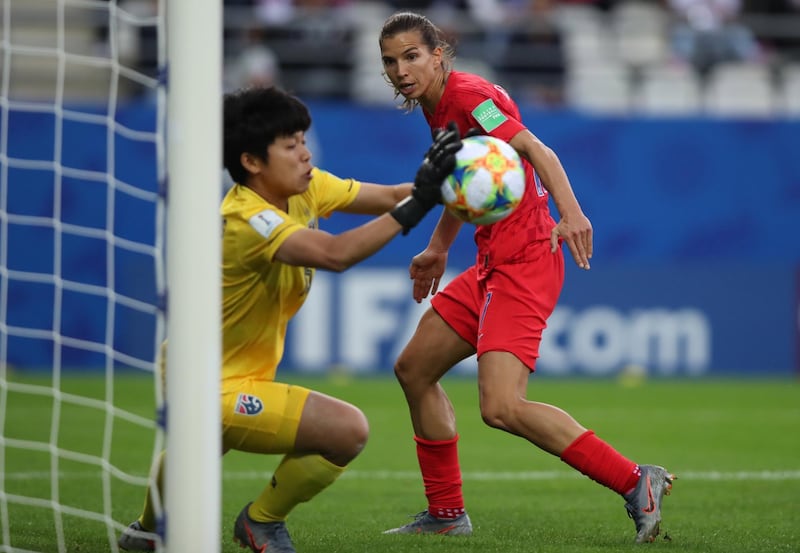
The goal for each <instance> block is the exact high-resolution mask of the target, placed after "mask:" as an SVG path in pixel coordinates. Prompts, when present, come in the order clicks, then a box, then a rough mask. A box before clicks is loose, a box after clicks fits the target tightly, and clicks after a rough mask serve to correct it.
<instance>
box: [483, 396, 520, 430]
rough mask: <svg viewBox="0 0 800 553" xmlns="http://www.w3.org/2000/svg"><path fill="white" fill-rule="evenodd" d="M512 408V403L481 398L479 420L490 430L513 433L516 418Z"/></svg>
mask: <svg viewBox="0 0 800 553" xmlns="http://www.w3.org/2000/svg"><path fill="white" fill-rule="evenodd" d="M513 406H514V403H513V402H512V403H509V402H506V401H502V400H498V399H497V398H494V399H484V398H481V419H483V422H484V423H485V424H486V425H487V426H491V427H492V428H497V429H499V430H505V431H506V432H514V428H515V427H516V424H515V421H516V416H515V414H514V408H513Z"/></svg>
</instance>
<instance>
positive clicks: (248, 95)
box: [222, 86, 311, 184]
mask: <svg viewBox="0 0 800 553" xmlns="http://www.w3.org/2000/svg"><path fill="white" fill-rule="evenodd" d="M222 120H223V146H222V150H223V152H222V161H223V163H224V164H225V168H226V169H227V170H228V173H229V174H230V176H231V178H232V179H233V181H234V182H237V183H239V184H244V183H245V182H246V181H247V177H248V173H247V170H246V169H245V168H244V167H243V166H242V163H241V156H242V154H243V153H249V154H251V155H254V156H256V157H258V158H259V159H262V160H264V162H267V161H268V160H267V148H268V147H269V145H270V144H272V143H273V142H275V140H276V139H277V138H281V137H285V136H291V135H293V134H294V133H296V132H298V131H303V132H305V131H307V130H308V129H309V127H311V114H310V113H309V111H308V108H307V107H306V105H305V104H304V103H303V102H302V101H301V100H299V99H298V98H296V97H295V96H292V95H291V94H289V93H288V92H286V91H284V90H281V89H280V88H278V87H275V86H270V87H252V88H244V89H241V90H237V91H235V92H231V93H229V94H226V95H225V96H224V97H223V113H222Z"/></svg>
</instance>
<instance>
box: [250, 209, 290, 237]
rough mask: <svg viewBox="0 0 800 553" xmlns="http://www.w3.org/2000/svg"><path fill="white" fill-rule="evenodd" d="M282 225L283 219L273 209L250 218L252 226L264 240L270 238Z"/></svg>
mask: <svg viewBox="0 0 800 553" xmlns="http://www.w3.org/2000/svg"><path fill="white" fill-rule="evenodd" d="M282 223H283V217H281V216H280V215H279V214H278V213H276V212H275V211H273V210H271V209H266V210H264V211H262V212H261V213H256V214H255V215H253V216H252V217H250V226H251V227H253V228H254V229H255V231H256V232H257V233H258V234H260V235H261V236H263V237H264V238H269V237H270V235H271V234H272V233H273V232H274V231H275V229H276V228H278V226H280V225H281V224H282Z"/></svg>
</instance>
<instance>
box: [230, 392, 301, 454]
mask: <svg viewBox="0 0 800 553" xmlns="http://www.w3.org/2000/svg"><path fill="white" fill-rule="evenodd" d="M229 389H230V388H229ZM233 390H234V391H231V392H227V393H224V394H222V451H223V453H225V452H226V451H228V450H231V449H236V450H239V451H248V452H251V453H289V452H291V451H294V447H295V439H296V437H297V428H298V426H299V425H300V417H301V416H302V414H303V406H304V405H305V403H306V399H307V398H308V395H309V394H310V393H311V390H309V389H308V388H303V387H301V386H292V385H289V384H283V383H281V382H272V381H266V380H246V381H242V383H241V385H240V386H236V387H234V388H233Z"/></svg>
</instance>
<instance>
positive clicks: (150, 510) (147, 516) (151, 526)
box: [139, 451, 164, 532]
mask: <svg viewBox="0 0 800 553" xmlns="http://www.w3.org/2000/svg"><path fill="white" fill-rule="evenodd" d="M156 463H157V464H158V466H157V467H156V486H157V487H158V493H159V494H160V495H161V504H162V505H163V504H164V452H163V451H162V452H161V455H159V456H158V460H157V461H156ZM152 493H153V490H152V487H151V486H150V485H148V486H147V493H146V494H145V496H144V508H143V509H142V516H140V517H139V524H141V525H142V528H144V529H145V530H147V531H148V532H154V531H155V529H156V511H155V507H154V506H153V498H152Z"/></svg>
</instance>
